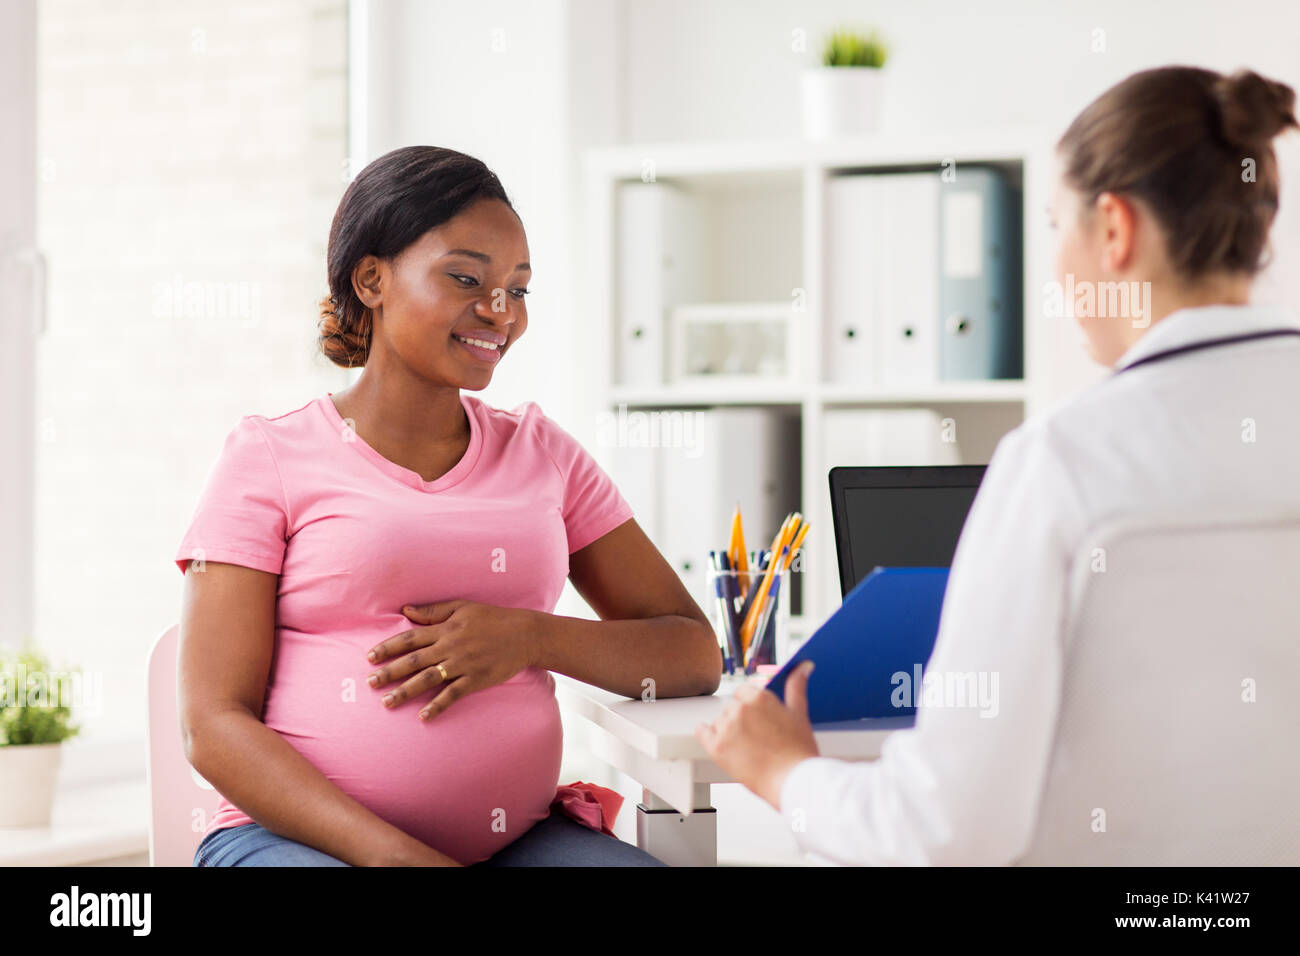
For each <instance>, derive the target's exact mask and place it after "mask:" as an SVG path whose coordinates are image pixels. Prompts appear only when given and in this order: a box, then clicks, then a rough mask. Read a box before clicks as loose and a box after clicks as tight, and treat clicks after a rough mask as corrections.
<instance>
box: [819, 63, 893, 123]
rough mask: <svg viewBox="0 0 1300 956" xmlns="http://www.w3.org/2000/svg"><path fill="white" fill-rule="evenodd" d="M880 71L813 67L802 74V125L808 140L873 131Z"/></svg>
mask: <svg viewBox="0 0 1300 956" xmlns="http://www.w3.org/2000/svg"><path fill="white" fill-rule="evenodd" d="M881 74H882V70H880V69H879V68H877V67H874V66H814V67H809V68H808V69H806V70H804V71H803V77H802V80H803V126H804V135H805V136H807V137H808V138H809V139H814V140H825V139H834V138H835V137H837V136H861V135H863V134H867V133H872V132H875V130H876V123H877V119H878V114H879V109H880V87H881V82H882V75H881Z"/></svg>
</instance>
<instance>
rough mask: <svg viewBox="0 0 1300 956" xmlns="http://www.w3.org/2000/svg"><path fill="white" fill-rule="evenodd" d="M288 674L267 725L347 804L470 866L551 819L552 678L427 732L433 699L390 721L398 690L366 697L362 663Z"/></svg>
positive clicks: (270, 698)
mask: <svg viewBox="0 0 1300 956" xmlns="http://www.w3.org/2000/svg"><path fill="white" fill-rule="evenodd" d="M348 656H349V657H351V658H355V656H356V655H355V652H352V653H350V654H349V655H348ZM285 663H286V662H285V661H284V660H283V659H282V660H281V661H280V662H279V666H278V667H277V668H276V677H275V681H274V683H273V684H272V685H271V686H270V687H269V688H268V690H267V698H266V709H265V713H264V718H263V719H264V721H265V723H266V725H267V726H268V727H271V728H272V729H273V730H275V731H277V732H279V733H280V734H281V736H283V737H284V738H285V739H286V740H288V741H289V743H290V744H292V745H293V746H294V748H295V749H297V750H298V752H299V753H301V754H302V755H303V756H304V757H306V758H307V759H308V760H309V761H311V763H312V764H313V765H314V766H315V767H316V768H317V769H319V770H320V771H321V772H322V773H324V774H325V776H326V777H328V778H329V779H330V780H331V781H332V782H333V783H334V784H335V785H336V786H338V787H339V788H340V789H341V790H342V791H343V792H344V793H346V794H348V795H349V796H351V797H353V798H354V799H355V800H357V801H358V802H359V803H361V804H362V805H363V806H365V807H367V808H368V809H369V810H371V811H372V812H374V813H375V814H377V815H378V816H380V817H382V818H383V819H384V820H387V821H388V822H389V823H391V824H393V825H394V826H396V827H398V828H399V829H401V830H404V831H405V832H407V833H409V834H410V835H411V836H413V837H415V838H416V839H417V840H420V841H421V842H423V843H426V844H428V845H429V846H431V847H433V848H434V849H436V850H439V851H441V852H443V853H446V854H447V855H448V856H450V857H452V858H453V859H455V860H456V861H457V862H459V863H464V864H466V865H468V864H471V863H477V862H479V861H481V860H485V859H487V858H488V857H489V856H491V855H492V854H493V853H495V852H496V851H498V850H500V849H501V848H502V847H504V846H506V845H507V844H509V843H511V842H512V841H514V840H515V839H517V838H518V837H519V836H521V835H522V834H523V833H524V832H526V831H527V830H528V829H529V828H530V827H531V826H533V824H535V823H537V822H538V821H539V820H541V819H543V818H544V817H545V816H546V815H547V812H548V808H549V807H550V804H551V801H552V800H554V798H555V788H556V784H557V783H558V778H559V773H560V757H561V751H562V731H561V725H560V714H559V708H558V707H557V705H556V702H555V683H554V680H553V679H552V677H551V675H550V674H549V673H548V672H547V671H545V670H539V669H536V668H529V669H527V670H524V671H521V672H520V673H519V674H517V675H515V676H514V677H513V678H511V679H510V680H509V681H507V682H505V683H504V684H498V685H496V686H495V687H488V688H485V689H483V690H479V691H475V692H474V693H472V694H467V695H466V696H464V697H462V698H461V699H460V700H458V701H456V702H455V703H454V704H452V705H451V707H449V708H448V709H447V711H446V712H445V713H442V714H440V715H438V716H436V717H434V718H433V719H431V720H429V721H427V722H425V721H422V720H420V719H419V716H418V714H419V711H420V709H421V707H422V706H423V704H424V703H425V702H427V701H428V700H429V698H430V694H429V693H428V692H426V693H424V694H421V695H419V696H418V697H416V698H415V699H414V700H411V701H407V702H406V703H404V704H401V705H400V706H398V707H396V708H394V709H391V710H390V709H388V708H386V707H384V706H383V704H382V702H381V698H382V696H383V693H384V691H386V690H391V689H392V688H391V687H389V688H384V689H382V690H376V689H374V688H371V687H369V686H367V685H366V683H365V677H366V675H367V674H369V672H370V670H369V668H368V667H361V668H358V667H356V666H355V663H354V661H353V660H348V661H347V663H346V666H344V662H343V661H342V660H338V661H335V662H334V664H335V666H333V667H328V668H325V669H322V668H321V667H320V666H319V664H320V658H319V657H316V659H315V660H313V662H312V663H313V665H316V666H313V667H312V668H310V671H308V669H306V668H297V667H293V668H289V667H286V666H285ZM363 663H364V661H363ZM327 671H328V672H327Z"/></svg>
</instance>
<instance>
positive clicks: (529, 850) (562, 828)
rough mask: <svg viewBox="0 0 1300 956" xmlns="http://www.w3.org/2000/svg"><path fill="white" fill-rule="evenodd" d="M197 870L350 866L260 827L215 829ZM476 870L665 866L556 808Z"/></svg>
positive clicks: (201, 851)
mask: <svg viewBox="0 0 1300 956" xmlns="http://www.w3.org/2000/svg"><path fill="white" fill-rule="evenodd" d="M194 865H195V866H348V865H349V864H347V863H344V862H343V861H342V860H340V859H337V858H336V857H332V856H330V855H329V854H327V853H322V852H321V851H320V850H314V849H312V848H311V847H309V846H305V845H303V844H301V843H297V842H295V841H293V840H290V839H287V838H285V837H282V836H277V835H276V834H274V833H272V832H271V831H270V830H267V829H266V828H265V827H263V826H261V825H260V824H257V823H245V824H243V825H241V826H237V827H227V828H226V829H224V830H213V831H212V832H211V833H209V834H208V835H207V836H206V837H204V838H203V842H201V843H200V844H199V848H198V849H197V850H196V851H195V852H194ZM473 865H474V866H665V865H666V864H664V863H662V862H661V861H659V860H657V859H655V858H654V857H653V856H651V855H650V854H649V853H646V852H645V851H644V850H642V849H640V848H639V847H636V846H633V845H632V844H631V843H624V842H623V841H622V840H620V839H618V838H617V837H612V836H609V835H608V834H606V833H598V832H596V831H595V830H593V829H591V828H590V827H585V826H583V825H582V824H581V823H579V822H577V821H576V820H574V819H573V818H571V817H569V816H566V815H565V814H563V813H560V812H559V811H557V810H552V811H551V814H550V816H548V817H546V819H544V820H541V821H539V822H538V823H536V824H535V825H534V826H533V827H532V828H531V829H530V830H529V831H528V832H527V833H525V834H524V835H523V836H521V837H520V838H519V839H517V840H515V841H514V842H513V843H511V844H509V845H507V846H505V847H502V848H501V849H500V850H498V851H497V852H496V853H494V854H493V855H492V856H490V857H488V859H486V860H484V861H483V862H481V863H475V864H473Z"/></svg>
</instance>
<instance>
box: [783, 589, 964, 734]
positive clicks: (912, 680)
mask: <svg viewBox="0 0 1300 956" xmlns="http://www.w3.org/2000/svg"><path fill="white" fill-rule="evenodd" d="M947 584H948V569H947V568H876V569H875V570H874V571H872V572H871V573H870V574H869V575H867V576H866V577H865V578H863V579H862V580H861V581H860V582H858V585H857V587H855V588H854V589H853V590H852V591H850V592H849V593H848V595H847V596H846V597H845V598H844V603H843V605H841V607H840V609H839V610H838V611H836V612H835V613H834V614H833V615H831V617H830V619H829V620H828V621H827V622H826V623H825V624H823V625H822V626H821V627H820V628H818V629H817V631H816V632H815V633H814V634H813V635H812V637H810V638H808V640H807V641H806V642H805V643H804V644H803V646H802V647H800V648H799V650H798V651H796V652H795V653H794V655H793V656H792V657H791V658H790V659H789V660H788V661H787V662H786V663H785V665H784V666H783V667H782V668H781V669H780V670H779V671H777V673H776V674H774V675H773V676H772V678H771V680H769V681H768V682H767V688H768V690H771V691H772V692H773V693H775V694H776V695H777V697H779V698H781V699H782V700H784V699H785V696H784V695H785V682H786V679H787V678H788V677H789V675H790V672H791V671H793V670H794V668H796V667H798V666H799V664H801V663H802V662H803V661H805V660H812V661H813V663H814V664H815V665H816V666H815V667H814V669H813V672H812V676H811V677H810V678H809V679H808V716H809V718H810V720H811V721H812V723H814V724H827V723H835V722H839V721H853V720H867V719H884V718H899V719H900V720H902V719H905V718H913V719H914V718H915V716H916V701H917V699H918V697H919V696H920V693H921V686H920V678H921V677H922V676H923V674H924V668H925V665H926V663H927V662H928V661H929V659H930V654H931V652H932V651H933V650H934V642H935V639H936V638H937V637H938V634H939V617H940V613H941V611H942V609H943V595H944V590H945V588H946V587H947Z"/></svg>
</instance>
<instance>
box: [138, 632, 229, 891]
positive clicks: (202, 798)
mask: <svg viewBox="0 0 1300 956" xmlns="http://www.w3.org/2000/svg"><path fill="white" fill-rule="evenodd" d="M179 631H180V628H179V627H177V626H176V625H172V626H171V627H169V628H167V630H165V631H163V632H162V634H160V635H159V636H158V639H157V640H156V641H154V644H153V648H152V649H150V651H149V721H148V725H147V727H146V741H147V743H146V747H147V749H148V753H149V757H148V762H147V764H146V766H147V768H148V777H149V798H150V804H151V806H150V812H149V865H150V866H193V865H194V851H195V850H196V849H198V846H199V840H200V839H201V837H202V833H203V830H204V829H205V828H206V827H207V824H208V821H209V820H211V819H212V814H213V813H215V812H216V810H217V803H218V802H219V801H220V799H221V798H220V795H219V794H218V793H217V791H216V790H214V789H212V785H211V784H209V783H208V782H207V781H206V780H204V779H203V778H202V777H200V776H199V775H198V772H197V771H195V769H194V768H193V767H191V766H190V765H189V762H188V761H187V760H186V759H185V749H184V747H182V745H181V721H180V713H179V712H178V710H177V707H176V649H177V645H178V644H179V643H180V639H179Z"/></svg>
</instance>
